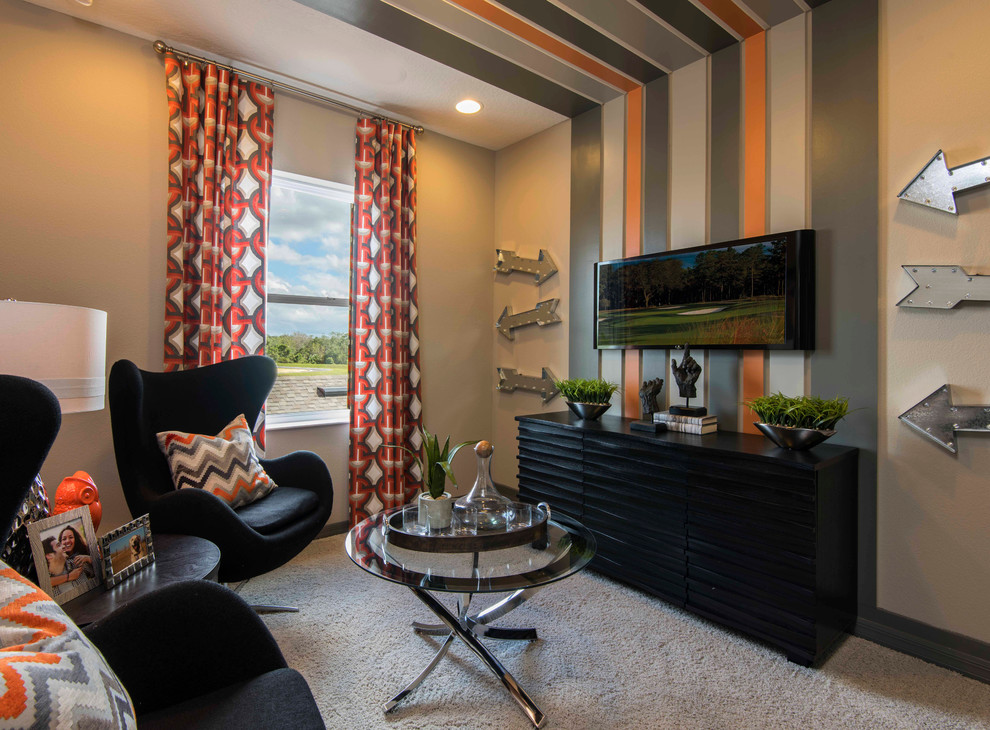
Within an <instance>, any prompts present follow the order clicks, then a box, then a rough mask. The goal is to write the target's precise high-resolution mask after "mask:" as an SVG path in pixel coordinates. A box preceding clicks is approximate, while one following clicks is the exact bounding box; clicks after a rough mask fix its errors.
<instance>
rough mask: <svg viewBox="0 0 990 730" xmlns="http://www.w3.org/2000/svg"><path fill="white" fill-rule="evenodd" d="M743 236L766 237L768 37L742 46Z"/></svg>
mask: <svg viewBox="0 0 990 730" xmlns="http://www.w3.org/2000/svg"><path fill="white" fill-rule="evenodd" d="M743 67H744V71H743V73H744V78H743V84H744V98H745V102H744V107H743V129H744V134H743V148H744V150H745V152H744V154H743V170H744V172H743V235H744V236H761V235H763V234H764V233H766V226H767V221H766V211H767V34H766V33H760V34H759V35H755V36H753V37H752V38H747V39H746V41H745V42H744V43H743Z"/></svg>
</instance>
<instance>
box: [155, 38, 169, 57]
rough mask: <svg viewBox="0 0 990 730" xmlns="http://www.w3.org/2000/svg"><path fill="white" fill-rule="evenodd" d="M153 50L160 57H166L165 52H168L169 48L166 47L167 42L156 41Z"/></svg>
mask: <svg viewBox="0 0 990 730" xmlns="http://www.w3.org/2000/svg"><path fill="white" fill-rule="evenodd" d="M153 48H154V49H155V53H157V54H158V55H159V56H161V55H164V53H165V51H167V50H168V46H167V45H165V41H155V43H154V46H153Z"/></svg>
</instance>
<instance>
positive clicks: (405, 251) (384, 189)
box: [347, 119, 422, 525]
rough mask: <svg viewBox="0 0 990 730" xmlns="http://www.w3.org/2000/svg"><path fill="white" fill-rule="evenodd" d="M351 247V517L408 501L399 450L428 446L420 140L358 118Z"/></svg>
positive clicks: (412, 485)
mask: <svg viewBox="0 0 990 730" xmlns="http://www.w3.org/2000/svg"><path fill="white" fill-rule="evenodd" d="M354 167H355V182H354V221H353V226H354V245H353V247H352V251H351V291H350V322H349V329H350V355H349V357H348V385H347V394H348V401H349V403H350V405H351V429H350V455H349V456H350V459H349V461H350V467H349V488H350V500H349V501H350V522H351V525H356V524H357V523H358V522H360V521H361V520H363V519H364V518H365V517H368V516H369V515H372V514H375V513H376V512H378V511H380V510H382V509H387V508H389V507H396V506H398V505H402V504H405V503H406V502H408V501H409V500H410V499H411V498H412V497H413V496H414V495H415V494H416V492H417V491H418V490H419V488H420V486H421V483H422V481H421V478H420V476H419V475H418V472H417V471H415V470H414V467H413V461H412V459H411V458H410V457H409V456H408V455H407V454H406V452H404V451H402V450H401V449H400V448H398V447H399V446H400V445H403V446H408V447H409V448H411V449H413V450H414V451H416V450H418V449H419V447H420V446H421V432H420V424H421V418H422V403H421V401H420V396H419V380H420V371H419V321H418V312H419V307H418V302H417V298H418V295H417V290H416V136H415V132H413V130H411V129H409V128H407V127H402V126H401V125H398V124H390V123H387V122H384V121H381V120H373V119H360V120H358V123H357V154H356V156H355V161H354Z"/></svg>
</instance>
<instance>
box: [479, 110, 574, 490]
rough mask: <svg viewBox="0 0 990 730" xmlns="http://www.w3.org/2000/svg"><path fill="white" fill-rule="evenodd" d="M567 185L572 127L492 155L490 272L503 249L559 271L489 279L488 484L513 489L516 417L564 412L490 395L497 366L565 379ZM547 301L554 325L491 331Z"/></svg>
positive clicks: (534, 400)
mask: <svg viewBox="0 0 990 730" xmlns="http://www.w3.org/2000/svg"><path fill="white" fill-rule="evenodd" d="M570 180H571V124H570V122H563V123H561V124H558V125H557V126H555V127H551V128H550V129H548V130H546V131H545V132H541V133H540V134H537V135H534V136H532V137H530V138H528V139H525V140H523V141H522V142H518V143H516V144H514V145H512V146H511V147H506V148H505V149H503V150H499V152H498V153H497V154H496V156H495V241H494V245H493V247H492V249H493V250H489V251H488V256H487V259H486V264H487V267H488V271H489V272H491V269H492V267H493V266H494V263H495V251H494V249H495V248H505V249H509V250H511V251H515V252H516V253H517V254H519V255H520V256H524V257H526V258H535V257H536V256H538V255H539V252H540V249H541V248H545V249H547V250H548V251H549V252H550V254H551V256H553V259H554V261H555V262H556V264H557V268H558V269H559V271H558V273H557V274H555V275H553V276H552V277H550V278H549V279H547V280H546V281H545V282H544V283H543V284H542V285H540V286H537V285H536V284H535V283H534V279H533V276H532V274H524V273H521V272H514V273H511V274H494V273H489V276H490V277H492V278H494V281H495V284H494V300H490V304H489V307H490V312H491V319H490V320H489V321H488V322H487V327H488V332H489V334H488V337H489V339H490V340H491V341H493V342H494V361H493V362H492V361H490V362H491V365H490V367H489V368H488V373H487V377H486V379H485V382H486V384H487V387H488V388H489V390H490V391H491V393H492V402H493V403H494V420H493V426H492V435H491V437H492V443H493V444H494V445H495V456H494V458H493V459H492V478H493V479H494V480H495V481H496V483H498V484H500V485H505V486H509V487H511V488H512V489H513V490H515V489H516V488H517V487H518V484H517V480H516V473H517V468H516V454H517V452H518V449H517V448H516V434H517V432H518V428H517V424H516V421H515V417H516V416H517V415H522V414H527V413H539V412H541V411H559V410H564V409H566V407H567V406H566V405H565V404H564V402H563V401H562V400H561V399H560V398H555V399H554V400H552V401H550V402H549V403H548V404H546V405H544V404H543V401H542V399H541V398H540V396H539V395H537V394H535V393H532V392H529V391H522V390H517V391H514V392H511V393H503V392H500V391H497V390H495V389H494V385H495V382H496V380H497V378H496V373H495V368H498V367H506V368H514V369H516V370H518V371H519V373H520V374H522V375H531V376H537V377H538V376H539V375H540V374H541V371H542V369H543V368H544V367H546V368H549V369H550V370H551V371H552V372H553V374H554V375H556V376H557V377H558V378H566V377H567V375H568V373H567V367H568V365H567V344H568V337H567V331H568V326H569V325H568V322H567V321H566V318H567V311H568V308H569V307H570V302H569V301H568V293H569V290H568V271H569V268H570V204H571V198H570V195H571V185H570ZM553 297H557V298H559V299H560V304H559V306H558V307H557V314H559V315H560V316H561V319H562V321H561V322H560V323H559V324H552V325H546V326H543V327H540V326H538V325H527V326H525V327H520V328H518V329H516V330H513V332H514V334H515V339H513V340H511V341H510V340H508V339H506V338H505V337H504V336H502V335H500V334H499V333H498V332H497V331H496V330H495V321H496V320H497V319H498V317H499V315H500V314H501V313H502V310H503V308H504V307H506V306H509V307H510V308H511V310H510V311H511V312H513V313H515V314H518V313H519V312H525V311H526V310H529V309H533V308H534V307H535V306H536V303H537V302H540V301H543V300H545V299H550V298H553Z"/></svg>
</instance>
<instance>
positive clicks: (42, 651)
mask: <svg viewBox="0 0 990 730" xmlns="http://www.w3.org/2000/svg"><path fill="white" fill-rule="evenodd" d="M0 725H2V726H3V727H5V728H6V727H25V728H26V727H52V728H63V727H64V728H78V727H100V728H134V727H137V722H136V720H135V718H134V706H133V705H132V703H131V698H130V697H129V696H128V694H127V690H126V689H124V686H123V685H122V684H121V683H120V680H119V679H117V676H116V675H115V674H114V673H113V670H112V669H110V667H109V666H108V665H107V663H106V660H105V659H104V658H103V655H102V654H100V652H99V650H98V649H97V648H96V647H95V646H93V644H92V643H90V641H89V639H88V638H86V636H85V634H83V633H82V631H80V630H79V628H78V627H77V626H76V625H75V624H74V623H72V621H71V619H69V617H68V616H66V615H65V613H64V612H63V611H62V609H61V608H59V606H58V604H57V603H55V601H53V600H52V599H51V598H49V597H48V596H47V595H46V594H45V593H44V592H43V591H42V590H41V589H40V588H38V587H37V586H36V585H34V584H33V583H31V582H30V581H29V580H27V579H26V578H24V577H23V576H21V575H20V574H19V573H18V572H17V571H15V570H14V569H13V568H11V567H9V566H8V565H7V564H6V563H2V562H0Z"/></svg>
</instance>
